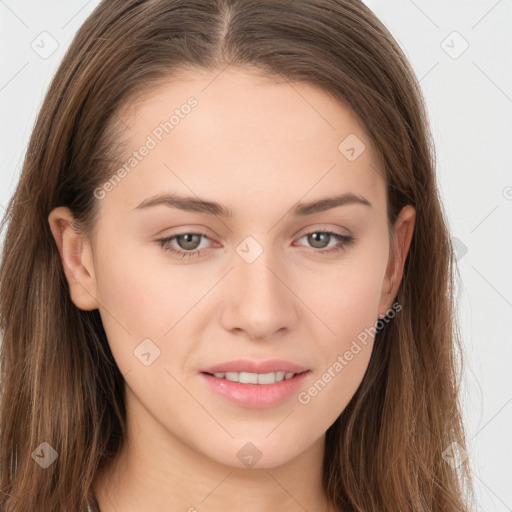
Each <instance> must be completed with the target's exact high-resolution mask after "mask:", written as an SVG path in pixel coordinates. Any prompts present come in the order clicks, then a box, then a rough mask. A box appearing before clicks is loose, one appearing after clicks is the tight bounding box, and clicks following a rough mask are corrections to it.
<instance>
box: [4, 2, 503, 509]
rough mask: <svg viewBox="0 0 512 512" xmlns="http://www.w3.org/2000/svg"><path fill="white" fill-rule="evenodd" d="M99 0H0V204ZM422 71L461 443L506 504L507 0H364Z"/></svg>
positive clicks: (493, 495)
mask: <svg viewBox="0 0 512 512" xmlns="http://www.w3.org/2000/svg"><path fill="white" fill-rule="evenodd" d="M98 3H99V2H98V0H90V1H88V2H87V1H85V0H74V1H69V0H40V1H35V0H33V1H29V0H0V48H1V51H2V61H1V62H2V65H1V67H0V112H1V117H0V119H1V123H0V130H1V135H0V155H1V167H0V214H3V213H4V208H5V205H6V204H7V201H8V198H9V197H10V195H11V194H12V193H13V191H14V187H15V184H16V182H17V179H18V177H19V174H20V171H21V165H22V161H23V157H24V153H25V150H26V146H27V143H28V139H29V137H30V134H31V130H32V127H33V123H34V121H35V117H36V114H37V112H38V110H39V108H40V105H41V102H42V100H43V97H44V94H45V92H46V89H47V87H48V85H49V82H50V79H51V77H52V76H53V74H54V73H55V71H56V69H57V66H58V64H59V63H60V61H61V59H62V57H63V55H64V52H65V50H66V49H67V47H68V46H69V44H70V42H71V40H72V38H73V37H74V35H75V32H76V31H77V29H78V28H79V26H80V25H81V24H82V23H83V21H84V20H85V18H86V17H87V16H88V15H89V13H90V12H92V10H93V9H94V8H95V7H96V5H97V4H98ZM366 3H367V5H368V6H369V7H370V8H371V9H372V10H373V11H374V12H375V13H376V15H377V16H378V17H379V18H380V19H381V21H382V22H383V23H384V24H385V25H386V26H387V27H388V29H389V30H390V32H391V34H392V35H393V36H394V37H395V39H396V40H397V41H398V43H399V44H400V46H401V47H402V49H403V50H404V52H405V54H406V55H407V57H408V58H409V60H410V62H411V63H412V66H413V68H414V70H415V73H416V74H417V76H418V78H419V79H420V83H421V86H422V89H423V92H424V95H425V97H426V100H427V106H428V110H429V117H430V122H431V126H432V131H433V135H434V139H435V144H436V154H437V174H438V183H439V187H440V190H441V195H442V200H443V202H444V206H445V209H446V212H447V216H448V220H449V228H450V231H451V234H452V237H453V240H454V242H455V245H456V247H457V258H458V267H459V272H460V281H459V284H458V288H459V289H458V293H459V319H460V326H461V331H462V334H463V338H464V350H465V355H466V357H465V359H466V365H465V370H464V379H463V390H462V401H463V406H464V415H465V416H464V417H465V423H466V428H467V432H468V443H467V446H466V447H464V448H465V450H466V451H467V453H468V456H469V460H470V461H471V464H472V466H473V469H474V479H475V484H476V491H477V498H478V510H479V511H480V510H481V511H489V512H490V511H496V512H505V511H511V510H512V485H511V484H512V467H511V461H512V436H511V433H512V377H511V375H512V328H511V322H510V320H511V318H512V272H511V268H510V267H511V263H512V165H511V164H512V153H511V145H512V144H511V143H512V137H511V135H512V69H511V68H512V65H511V55H512V35H511V34H512V32H511V28H512V0H499V1H496V0H479V1H476V0H474V1H462V0H452V1H450V2H447V1H443V0H430V1H426V0H415V1H413V0H367V2H366Z"/></svg>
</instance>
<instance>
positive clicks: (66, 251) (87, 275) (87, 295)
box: [48, 207, 98, 311]
mask: <svg viewBox="0 0 512 512" xmlns="http://www.w3.org/2000/svg"><path fill="white" fill-rule="evenodd" d="M72 220H73V215H72V214H71V211H70V210H69V208H65V207H59V208H55V209H54V210H52V212H51V213H50V215H49V216H48V222H49V224H50V229H51V231H52V234H53V237H54V239H55V243H56V244H57V248H58V251H59V255H60V259H61V263H62V266H63V270H64V273H65V275H66V279H67V281H68V285H69V291H70V295H71V300H72V301H73V303H74V304H75V305H76V306H77V307H78V308H80V309H83V310H85V311H91V310H94V309H97V308H98V301H97V299H96V297H97V286H96V279H95V275H94V265H93V260H92V254H91V248H90V242H89V241H88V239H87V237H86V236H85V234H83V233H80V232H79V231H77V230H76V229H75V228H74V226H73V224H72Z"/></svg>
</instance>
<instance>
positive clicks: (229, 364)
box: [202, 359, 308, 374]
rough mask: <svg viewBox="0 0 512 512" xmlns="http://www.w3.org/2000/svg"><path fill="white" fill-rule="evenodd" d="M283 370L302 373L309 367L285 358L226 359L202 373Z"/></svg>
mask: <svg viewBox="0 0 512 512" xmlns="http://www.w3.org/2000/svg"><path fill="white" fill-rule="evenodd" d="M279 371H283V372H286V373H302V372H305V371H308V368H304V367H303V366H300V365H297V364H295V363H291V362H290V361H285V360H283V359H268V360H267V361H253V360H250V359H236V360H234V361H226V362H225V363H220V364H217V365H215V366H210V367H209V368H204V369H203V370H202V373H212V374H213V373H220V372H237V373H240V372H248V373H271V372H279Z"/></svg>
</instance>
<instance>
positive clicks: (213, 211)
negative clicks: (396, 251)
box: [134, 192, 373, 218]
mask: <svg viewBox="0 0 512 512" xmlns="http://www.w3.org/2000/svg"><path fill="white" fill-rule="evenodd" d="M349 204H361V205H363V206H367V207H369V208H373V206H372V204H371V203H370V201H368V199H366V198H365V197H363V196H358V195H356V194H353V193H351V192H347V193H345V194H342V195H339V196H335V197H327V198H324V199H318V200H316V201H311V202H309V203H299V204H297V205H296V206H295V207H294V208H292V210H291V213H292V215H294V216H296V217H305V216H306V215H313V214H315V213H320V212H324V211H326V210H330V209H332V208H336V207H338V206H345V205H349ZM160 205H164V206H168V207H170V208H177V209H179V210H184V211H187V212H197V213H205V214H207V215H215V216H218V217H226V218H232V217H233V211H232V210H231V209H228V208H226V207H224V206H222V205H221V204H219V203H216V202H214V201H208V200H206V199H200V198H196V197H191V196H179V195H177V194H159V195H156V196H152V197H149V198H147V199H145V200H144V201H142V203H140V204H139V205H138V206H137V207H135V208H134V210H140V209H146V208H151V207H153V206H160Z"/></svg>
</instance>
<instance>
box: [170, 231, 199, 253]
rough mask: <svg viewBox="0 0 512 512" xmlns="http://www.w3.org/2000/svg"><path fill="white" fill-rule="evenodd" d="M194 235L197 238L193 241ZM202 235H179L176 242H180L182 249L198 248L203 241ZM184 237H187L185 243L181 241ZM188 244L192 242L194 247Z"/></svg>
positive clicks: (191, 249) (192, 249)
mask: <svg viewBox="0 0 512 512" xmlns="http://www.w3.org/2000/svg"><path fill="white" fill-rule="evenodd" d="M194 237H195V238H196V240H195V241H191V239H192V240H193V239H194ZM201 237H202V235H195V234H193V233H186V234H185V235H178V236H177V237H176V242H177V243H178V245H179V246H180V248H181V249H186V250H190V251H194V250H195V249H197V246H198V245H199V244H200V243H201ZM183 239H185V245H183V243H182V242H181V240H183ZM188 244H192V247H190V246H189V245H188Z"/></svg>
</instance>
